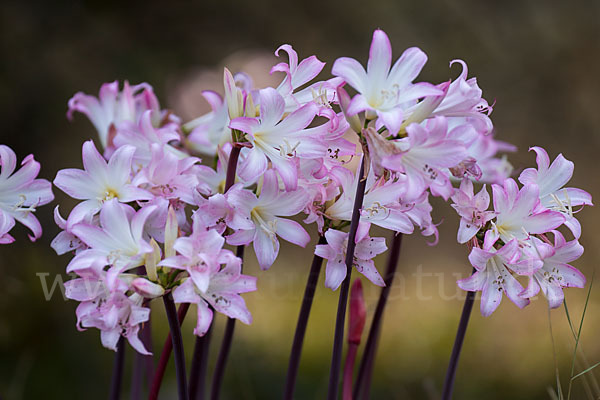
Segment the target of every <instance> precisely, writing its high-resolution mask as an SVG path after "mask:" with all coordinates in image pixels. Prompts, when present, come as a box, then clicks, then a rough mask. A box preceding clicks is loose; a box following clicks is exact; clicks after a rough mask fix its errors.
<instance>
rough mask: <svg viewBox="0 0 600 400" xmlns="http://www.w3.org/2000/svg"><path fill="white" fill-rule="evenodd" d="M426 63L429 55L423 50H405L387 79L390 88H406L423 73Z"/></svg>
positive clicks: (413, 48)
mask: <svg viewBox="0 0 600 400" xmlns="http://www.w3.org/2000/svg"><path fill="white" fill-rule="evenodd" d="M426 62H427V55H426V54H425V53H424V52H423V51H422V50H421V49H419V48H417V47H411V48H408V49H406V50H404V53H402V55H401V56H400V58H399V59H398V60H397V61H396V63H395V64H394V66H393V67H392V70H391V71H390V74H389V77H388V79H387V82H388V84H389V86H392V85H394V84H397V85H398V87H401V88H403V87H405V86H406V85H408V84H409V83H411V82H412V81H413V80H414V79H415V78H416V77H417V76H418V75H419V74H420V73H421V70H422V69H423V66H424V65H425V63H426Z"/></svg>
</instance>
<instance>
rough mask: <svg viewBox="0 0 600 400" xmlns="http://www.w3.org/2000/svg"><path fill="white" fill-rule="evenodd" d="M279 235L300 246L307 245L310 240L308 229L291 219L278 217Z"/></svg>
mask: <svg viewBox="0 0 600 400" xmlns="http://www.w3.org/2000/svg"><path fill="white" fill-rule="evenodd" d="M275 221H276V224H277V225H276V226H277V235H279V237H281V238H282V239H284V240H287V241H288V242H290V243H293V244H295V245H297V246H300V247H306V245H307V244H308V242H310V236H309V234H308V233H307V232H306V230H305V229H304V228H303V227H302V225H300V224H299V223H297V222H296V221H292V220H291V219H284V218H276V219H275Z"/></svg>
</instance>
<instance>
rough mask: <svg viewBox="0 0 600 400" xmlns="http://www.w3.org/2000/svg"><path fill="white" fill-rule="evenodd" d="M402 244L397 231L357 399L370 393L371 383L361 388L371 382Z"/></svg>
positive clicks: (361, 369) (362, 363) (360, 373)
mask: <svg viewBox="0 0 600 400" xmlns="http://www.w3.org/2000/svg"><path fill="white" fill-rule="evenodd" d="M401 246H402V234H401V233H397V234H395V235H394V238H393V240H392V248H391V250H390V256H389V258H388V265H387V269H386V272H385V277H384V282H385V286H384V287H382V288H381V292H380V295H379V300H378V301H377V307H376V308H375V314H374V315H373V322H372V323H371V328H370V329H369V337H368V338H367V343H366V345H365V351H364V352H363V356H362V359H361V361H360V366H359V369H358V375H357V376H356V383H355V385H354V398H355V399H359V398H360V396H361V393H364V394H365V395H366V394H368V393H369V385H366V384H365V386H364V390H363V391H362V392H361V389H363V384H364V383H366V382H370V377H371V374H372V373H373V365H374V364H375V363H374V360H375V353H376V352H377V342H378V338H379V331H380V330H381V324H382V323H383V311H384V310H385V306H386V304H387V299H388V296H389V293H390V290H391V288H392V284H393V282H394V276H395V275H396V269H397V268H398V259H399V258H400V247H401Z"/></svg>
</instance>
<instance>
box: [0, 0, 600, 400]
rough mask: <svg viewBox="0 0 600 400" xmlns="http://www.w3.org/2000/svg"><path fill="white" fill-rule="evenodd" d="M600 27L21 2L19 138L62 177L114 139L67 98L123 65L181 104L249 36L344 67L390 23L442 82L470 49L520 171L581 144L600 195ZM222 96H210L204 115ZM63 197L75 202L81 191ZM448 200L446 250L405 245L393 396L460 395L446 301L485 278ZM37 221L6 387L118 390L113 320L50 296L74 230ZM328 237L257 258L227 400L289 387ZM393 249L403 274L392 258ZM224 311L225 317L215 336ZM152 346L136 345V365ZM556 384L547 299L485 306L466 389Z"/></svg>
mask: <svg viewBox="0 0 600 400" xmlns="http://www.w3.org/2000/svg"><path fill="white" fill-rule="evenodd" d="M599 21H600V3H599V2H597V1H592V0H590V1H572V2H547V1H542V0H539V1H502V2H482V1H474V0H472V1H454V0H442V1H437V2H433V1H393V0H388V1H372V2H364V1H357V0H347V1H344V2H342V1H331V2H323V1H315V0H307V1H302V2H288V3H284V2H271V1H267V0H256V1H253V2H242V1H230V2H217V1H205V2H191V1H173V2H169V3H167V2H141V1H131V2H110V1H102V2H100V1H98V2H95V1H81V2H68V1H52V2H34V1H31V2H26V1H3V2H2V4H1V5H0V51H1V54H2V62H1V63H0V110H2V111H1V113H2V114H1V115H2V140H1V142H2V143H5V144H7V145H9V146H11V147H12V148H14V149H15V151H16V152H17V154H18V155H19V158H22V157H24V156H25V155H26V154H29V153H34V154H35V156H36V158H37V159H38V160H39V161H41V163H42V173H41V175H42V176H43V177H45V178H48V179H53V177H54V176H55V174H56V171H57V170H59V169H62V168H66V167H74V166H79V165H80V163H81V161H80V154H81V153H80V151H81V150H80V149H81V144H82V142H83V141H84V140H87V139H88V138H90V137H92V138H93V137H94V136H95V132H94V130H93V128H92V126H91V125H90V124H89V122H88V121H86V120H85V118H83V117H82V116H80V115H78V116H77V117H76V118H75V120H74V122H73V123H69V122H68V121H67V120H66V118H65V112H66V103H67V100H68V99H69V98H70V97H71V96H72V95H73V93H75V92H77V91H80V90H81V91H84V92H86V93H93V94H95V93H97V91H98V89H99V87H100V85H101V84H102V83H103V82H106V81H112V80H114V79H120V80H123V79H128V80H129V81H130V82H132V83H137V82H141V81H147V82H149V83H151V84H152V85H153V86H154V87H155V90H156V92H157V94H158V95H159V98H160V99H161V100H162V104H163V105H165V106H167V107H175V105H177V104H178V103H179V100H178V97H177V96H178V95H177V93H178V91H177V90H175V89H176V88H178V89H181V88H183V89H185V88H186V87H188V86H189V85H190V84H189V82H190V77H193V76H196V75H197V74H199V73H201V72H202V71H213V73H216V74H217V75H216V76H218V71H219V70H218V68H220V66H221V65H222V64H223V60H224V59H225V58H226V57H228V56H230V55H231V54H234V53H236V52H239V51H241V50H252V51H260V52H271V51H273V50H274V49H276V48H277V46H279V45H280V44H282V43H290V44H292V45H293V46H294V48H295V49H296V50H297V51H298V52H299V54H300V56H301V57H306V56H309V55H311V54H317V55H318V57H319V58H321V59H323V60H324V61H327V62H328V64H329V65H331V64H330V63H331V62H332V61H333V60H335V58H337V57H339V56H341V55H347V56H352V57H356V58H358V59H359V60H362V61H365V60H366V58H367V55H368V46H369V42H370V40H371V33H372V31H373V29H374V28H377V27H380V28H382V29H384V30H385V31H386V32H387V33H388V34H389V36H390V38H391V40H392V44H393V46H394V54H395V56H398V55H399V54H400V52H401V51H402V50H403V49H404V48H406V47H409V46H419V47H421V48H422V49H423V50H424V51H425V52H426V53H427V54H428V55H429V57H430V59H429V62H428V64H427V66H426V67H425V69H424V71H423V74H422V76H421V77H422V78H423V79H425V80H431V81H434V82H441V81H445V80H448V79H450V78H454V77H455V76H457V75H458V74H459V71H458V68H457V67H455V68H453V69H451V70H450V69H448V68H447V66H448V62H449V61H450V60H452V59H454V58H461V59H464V60H465V61H467V63H468V64H469V68H470V74H471V75H474V76H477V77H478V79H479V84H480V86H481V87H482V88H483V90H484V96H485V98H487V99H488V100H490V101H494V99H495V100H496V106H495V107H496V108H495V111H494V113H493V120H494V122H495V125H496V128H497V133H498V137H499V138H501V139H503V140H506V141H509V142H512V143H515V144H517V145H518V146H519V148H520V151H519V152H518V153H516V154H513V155H511V157H510V159H511V161H512V162H513V163H514V165H515V166H516V167H517V168H521V167H524V166H526V165H532V164H533V162H534V157H533V155H532V154H528V153H527V151H526V150H527V148H528V147H529V146H532V145H541V146H544V147H546V148H547V150H548V151H549V153H550V154H551V156H553V157H554V156H556V154H558V153H560V152H562V153H564V154H565V156H566V157H567V158H568V159H571V160H573V161H575V162H576V166H577V168H576V169H575V176H574V178H573V181H572V184H573V185H574V186H581V187H584V188H585V189H587V190H588V191H590V192H591V193H592V195H593V196H594V197H598V194H599V192H598V189H599V181H598V179H597V178H596V176H597V173H598V147H599V145H600V134H599V133H600V132H599V129H600V113H599V112H598V111H597V109H598V104H599V103H600V102H599V101H598V100H599V99H598V92H599V89H600V74H599V73H598V71H600V40H599V39H600V25H599ZM326 68H329V67H326ZM199 89H202V88H199ZM205 108H206V105H205V104H199V105H198V112H200V110H201V109H205ZM188 109H189V107H188ZM174 111H175V112H178V110H177V109H175V110H174ZM192 111H193V107H192ZM182 115H183V114H182ZM55 192H56V195H57V196H56V197H57V201H56V204H61V207H62V208H63V209H65V210H69V209H70V207H72V205H73V203H72V202H71V201H69V200H67V199H66V198H65V196H64V195H62V194H61V193H59V191H58V190H56V191H55ZM436 206H437V207H436V214H435V219H436V221H442V220H443V221H444V224H443V225H442V226H441V227H440V228H441V230H440V233H441V241H440V244H439V245H438V246H437V247H435V248H429V247H428V246H427V245H426V243H425V240H424V239H423V238H421V237H419V235H418V234H417V235H414V236H412V237H410V238H407V239H406V240H405V243H404V249H403V251H402V255H401V261H400V262H401V266H400V271H401V274H402V275H401V276H400V279H398V281H397V282H398V283H397V287H395V288H394V289H393V290H392V298H391V302H390V308H389V309H388V310H387V313H386V322H385V325H384V329H383V332H382V338H381V346H380V349H379V356H378V359H377V365H376V370H375V376H374V383H373V384H374V386H373V392H374V394H373V398H377V399H435V398H437V396H439V392H440V391H441V384H442V381H443V376H444V372H445V368H446V365H447V361H448V357H449V353H450V349H451V345H452V341H453V338H454V334H455V330H456V325H457V322H458V318H459V315H460V310H461V307H462V303H461V301H459V300H458V299H453V300H448V299H447V298H446V297H445V296H450V295H451V294H453V293H459V294H461V295H462V293H460V292H457V289H456V287H455V283H454V281H455V280H456V279H457V276H454V275H452V274H454V273H456V274H460V275H461V276H466V275H467V274H468V273H469V270H470V267H468V266H467V260H466V255H467V253H466V249H465V248H463V247H461V246H459V245H458V244H456V242H455V240H454V238H455V234H456V227H457V218H456V217H455V216H454V215H453V213H452V211H451V209H450V207H449V206H447V205H444V204H443V203H442V202H436ZM65 212H66V211H65ZM37 215H38V216H39V218H40V220H41V222H42V224H43V226H44V227H45V234H44V237H43V238H42V239H41V240H40V241H39V242H37V243H35V244H32V243H30V242H29V241H28V240H27V239H26V232H25V230H24V229H22V228H17V229H15V236H16V237H17V239H18V241H17V242H16V243H14V244H12V245H10V246H2V247H1V248H0V293H1V294H0V397H1V398H3V399H7V400H12V399H14V400H17V399H65V398H86V399H101V398H105V397H106V395H107V393H108V383H109V379H110V372H111V366H112V358H113V353H112V352H110V351H108V350H105V349H103V348H102V347H101V345H100V340H99V334H98V332H97V331H94V330H91V331H88V332H85V333H79V332H77V330H76V329H75V315H74V310H75V307H76V304H75V303H74V302H65V301H64V300H63V299H62V298H61V296H60V295H57V294H55V295H54V296H53V297H52V299H51V300H50V301H46V300H45V298H44V293H43V290H42V285H41V282H40V277H39V276H38V275H36V274H38V273H40V272H43V273H48V274H49V275H48V276H47V282H48V285H50V286H51V284H52V282H53V280H54V278H55V277H56V276H57V274H63V275H62V276H63V278H65V279H66V276H65V275H64V267H65V265H66V263H67V262H68V257H57V256H56V255H55V254H54V253H53V251H52V250H51V249H50V248H49V243H50V240H51V239H52V237H53V236H54V235H55V234H56V233H57V232H58V229H57V228H56V227H54V224H53V220H52V207H51V206H48V207H44V208H42V209H40V210H39V211H38V214H37ZM581 216H582V218H583V221H582V222H583V239H582V244H583V245H584V247H586V253H585V254H584V256H583V257H582V258H581V259H580V260H579V262H578V263H577V266H578V267H579V268H581V269H582V270H583V272H584V273H586V275H587V276H591V272H592V270H593V269H594V268H595V267H596V264H597V261H598V260H600V248H599V247H598V246H596V245H595V244H596V243H598V240H599V239H600V237H599V234H598V232H597V231H595V230H594V228H595V226H597V225H598V224H599V222H600V221H599V218H600V213H599V212H598V211H597V210H595V209H593V208H590V209H586V210H585V211H583V214H581ZM310 249H312V245H311V246H309V247H308V250H306V251H302V250H300V249H297V248H293V247H292V246H282V255H281V256H280V258H279V260H278V261H277V263H276V264H275V265H274V266H273V267H272V270H271V271H268V272H261V271H259V270H258V268H257V266H256V262H255V259H254V257H253V256H252V255H251V256H249V260H248V262H247V267H246V268H247V270H248V271H249V272H250V273H253V274H256V275H257V276H258V277H259V291H258V292H256V293H252V294H250V295H248V296H247V299H248V303H249V306H250V309H251V310H252V312H253V314H254V323H253V325H252V326H250V327H246V326H241V325H238V328H237V331H236V337H235V342H234V347H233V350H232V359H231V360H230V363H229V369H228V371H227V376H226V378H225V393H224V395H225V396H224V398H230V399H234V398H235V399H272V398H273V399H274V398H279V397H280V394H281V393H282V387H283V381H284V376H285V369H286V367H287V357H288V354H289V349H290V346H291V340H292V335H293V331H294V327H295V322H296V317H297V312H298V309H299V305H300V298H301V295H302V291H303V282H304V280H305V277H306V275H307V269H308V263H309V254H310ZM378 261H379V263H378V266H379V268H380V269H382V268H384V265H385V260H384V258H383V257H380V259H379V260H378ZM417 271H421V273H424V274H431V276H424V275H421V276H422V277H423V276H424V277H423V278H422V281H419V278H418V276H415V275H414V274H415V273H416V272H417ZM436 274H437V275H436ZM419 282H421V283H419ZM442 283H443V285H442V286H440V285H441V284H442ZM440 287H441V288H443V291H440ZM365 289H366V296H367V300H368V302H369V307H370V308H369V311H371V312H372V310H373V309H374V305H375V301H376V298H377V294H378V291H377V290H376V288H374V287H372V286H370V285H365ZM57 293H58V292H57ZM567 298H568V300H569V305H570V309H571V313H572V315H573V318H574V319H575V320H576V321H578V319H579V315H580V313H581V310H582V308H583V302H584V298H585V291H584V290H579V291H578V290H576V289H570V290H567ZM336 303H337V296H336V293H332V292H330V291H329V290H328V289H325V288H324V287H320V288H319V289H318V291H317V298H316V300H315V303H314V309H313V314H312V315H311V319H310V323H309V330H308V333H307V338H306V345H305V352H304V354H303V358H302V364H301V371H300V374H301V375H300V377H299V387H298V396H297V397H298V398H299V399H312V398H323V397H324V396H325V391H326V385H327V377H328V374H327V370H328V368H329V359H330V358H329V357H330V351H331V350H330V349H331V344H332V333H333V325H334V314H335V307H336ZM160 305H161V304H160V302H157V303H156V304H155V305H154V313H153V315H154V318H155V320H154V321H155V323H154V324H153V334H154V348H155V349H157V348H160V346H161V345H162V342H163V340H164V337H165V336H166V329H167V328H166V324H165V321H164V315H163V312H162V309H161V307H160ZM599 307H600V295H599V291H598V290H597V289H596V290H594V291H593V292H592V297H591V301H590V304H589V309H588V314H587V317H586V321H585V324H584V331H583V334H582V342H581V348H582V349H583V350H584V352H585V354H586V356H587V358H588V359H589V361H590V363H594V362H597V361H598V360H600V346H598V340H597V333H598V331H599V328H600V313H599V312H598V310H599ZM191 315H192V316H191V317H190V318H188V320H187V321H186V324H185V330H184V332H185V340H186V345H187V348H188V349H189V351H190V352H191V347H192V343H193V337H192V334H191V332H192V326H193V323H194V320H195V318H194V317H193V313H192V314H191ZM550 315H551V317H552V322H553V327H554V334H555V342H556V350H557V354H556V356H557V358H558V360H559V364H560V365H559V367H560V373H561V377H562V378H563V385H566V383H567V376H568V373H569V371H570V363H571V358H570V357H571V353H572V348H573V343H574V341H573V339H572V336H571V333H570V332H569V328H568V325H567V321H566V318H565V315H564V311H563V310H562V309H558V310H553V311H552V312H551V313H550ZM223 322H224V321H223V318H218V319H217V328H218V329H217V331H216V334H215V335H214V336H213V345H214V347H213V349H216V348H217V347H216V346H217V345H218V337H219V332H221V331H222V327H223V325H224V324H223ZM128 350H129V349H128ZM215 353H216V350H214V351H213V354H212V356H215V355H216V354H215ZM188 354H190V353H188ZM132 355H133V353H132V352H131V351H130V350H129V351H128V353H127V363H128V365H131V362H132ZM212 361H214V360H212ZM581 369H582V368H580V366H578V368H577V369H576V371H579V370H581ZM596 375H598V371H596ZM553 385H555V376H554V361H553V351H552V344H551V340H550V334H549V329H548V312H547V306H546V302H545V300H543V299H538V300H537V301H534V302H533V304H532V305H531V306H529V307H528V308H526V309H525V310H522V311H519V310H518V309H517V308H516V307H515V306H514V305H512V304H510V302H509V301H508V300H506V299H505V300H504V304H502V305H501V307H500V308H499V310H498V311H497V312H496V313H494V314H493V316H491V317H489V318H487V319H485V318H483V317H481V316H480V315H479V314H478V313H476V312H474V314H473V317H472V321H471V325H470V326H469V330H468V332H467V339H466V344H465V347H464V350H463V354H462V357H461V362H460V367H459V371H458V376H457V384H456V389H455V394H456V398H460V399H481V398H485V399H506V398H510V399H548V398H550V396H549V395H548V393H547V388H548V387H549V386H553ZM174 389H175V388H174V380H173V372H172V366H171V368H170V369H169V373H168V375H167V378H166V381H165V384H164V387H163V392H162V393H163V398H174V396H175V390H174ZM573 398H575V399H581V398H586V397H585V394H584V391H583V379H579V380H578V381H576V384H575V391H574V396H573Z"/></svg>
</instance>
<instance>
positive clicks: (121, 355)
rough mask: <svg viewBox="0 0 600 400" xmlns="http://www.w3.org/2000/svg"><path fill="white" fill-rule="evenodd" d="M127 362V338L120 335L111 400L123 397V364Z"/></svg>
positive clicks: (112, 380)
mask: <svg viewBox="0 0 600 400" xmlns="http://www.w3.org/2000/svg"><path fill="white" fill-rule="evenodd" d="M124 364H125V340H124V338H123V336H120V337H119V341H118V342H117V353H116V354H115V362H114V364H113V373H112V378H111V381H110V395H109V399H110V400H118V399H119V398H120V397H121V384H122V382H123V366H124Z"/></svg>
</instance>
